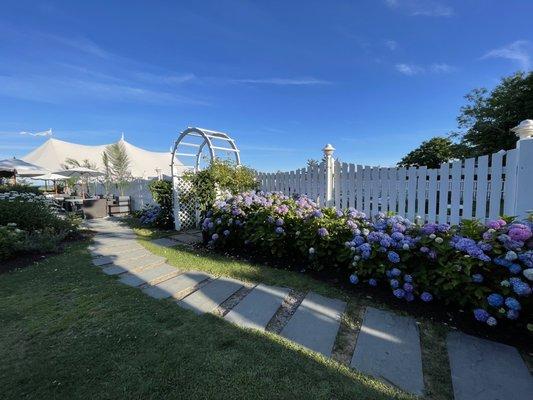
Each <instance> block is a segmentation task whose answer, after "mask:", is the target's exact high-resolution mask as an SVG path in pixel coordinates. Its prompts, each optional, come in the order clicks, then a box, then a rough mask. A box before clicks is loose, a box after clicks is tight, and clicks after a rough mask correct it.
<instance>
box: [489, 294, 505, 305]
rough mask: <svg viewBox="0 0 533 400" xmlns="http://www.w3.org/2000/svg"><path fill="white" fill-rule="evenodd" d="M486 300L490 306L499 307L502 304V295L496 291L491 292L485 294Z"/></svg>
mask: <svg viewBox="0 0 533 400" xmlns="http://www.w3.org/2000/svg"><path fill="white" fill-rule="evenodd" d="M487 302H488V303H489V305H491V306H492V307H500V306H502V305H503V296H502V295H501V294H498V293H491V294H490V295H488V296H487Z"/></svg>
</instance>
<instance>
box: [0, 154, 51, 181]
mask: <svg viewBox="0 0 533 400" xmlns="http://www.w3.org/2000/svg"><path fill="white" fill-rule="evenodd" d="M0 168H1V169H2V171H14V172H15V174H16V175H17V176H38V175H43V174H46V173H48V172H50V171H47V170H46V169H44V168H42V167H41V166H40V165H34V163H31V162H29V161H23V160H19V159H18V158H14V157H13V158H8V159H5V160H1V161H0Z"/></svg>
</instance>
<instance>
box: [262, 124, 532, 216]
mask: <svg viewBox="0 0 533 400" xmlns="http://www.w3.org/2000/svg"><path fill="white" fill-rule="evenodd" d="M515 132H516V134H517V135H518V136H519V138H520V140H519V141H518V142H517V147H516V149H513V150H508V151H503V150H502V151H499V152H497V153H494V154H491V155H485V156H481V157H475V158H468V159H465V160H457V161H453V162H450V163H444V164H442V165H441V166H440V168H438V169H428V168H427V167H409V168H397V167H391V168H387V167H370V166H363V165H356V164H352V163H344V162H340V161H338V160H337V161H335V160H333V157H332V153H333V150H334V149H333V147H331V146H330V145H328V146H327V147H326V148H325V149H324V153H325V157H324V161H323V162H321V163H320V164H319V165H312V166H309V167H307V168H302V169H298V170H296V171H290V172H276V173H258V175H257V179H258V180H259V182H260V187H261V189H262V190H264V191H281V192H283V193H284V194H287V195H296V194H305V195H307V196H309V197H310V198H311V199H313V200H314V201H317V202H318V203H319V204H320V205H322V206H334V207H336V208H339V209H345V208H348V207H354V208H356V209H357V210H360V211H363V212H365V213H366V214H367V215H368V216H373V215H375V214H376V213H378V212H380V211H382V212H389V211H390V212H394V213H396V214H399V215H402V216H405V217H407V218H409V219H411V220H413V221H414V220H415V219H420V222H439V223H445V222H448V223H451V224H456V223H458V222H460V220H461V219H472V218H476V219H479V220H486V219H491V218H496V217H498V216H500V215H517V216H521V217H524V216H526V215H527V212H528V211H531V210H533V121H531V120H527V121H524V122H523V123H521V124H520V125H519V126H518V127H517V128H515Z"/></svg>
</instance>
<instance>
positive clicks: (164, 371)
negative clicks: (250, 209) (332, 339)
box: [0, 243, 413, 399]
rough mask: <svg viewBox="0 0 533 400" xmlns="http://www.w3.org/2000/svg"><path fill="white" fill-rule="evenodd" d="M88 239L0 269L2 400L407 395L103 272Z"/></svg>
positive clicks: (384, 397) (373, 397) (270, 337)
mask: <svg viewBox="0 0 533 400" xmlns="http://www.w3.org/2000/svg"><path fill="white" fill-rule="evenodd" d="M86 246H87V243H77V244H72V245H69V246H68V247H67V248H66V249H65V252H64V253H63V254H61V255H57V256H53V257H50V258H49V259H46V260H44V261H42V262H39V263H35V264H34V265H31V266H29V267H27V268H24V269H20V270H15V271H12V272H9V273H5V274H1V275H0V293H2V296H1V297H0V359H2V363H1V364H0V387H2V398H5V399H19V398H27V399H42V398H56V399H86V398H91V399H103V398H142V399H172V398H188V399H206V398H207V399H208V398H232V399H249V398H254V399H284V398H291V399H331V398H335V399H354V398H356V399H413V397H412V396H409V395H406V394H404V393H401V392H399V391H397V390H395V389H393V388H391V387H389V386H387V385H384V384H382V383H381V382H379V381H378V380H376V379H372V378H369V377H366V376H364V375H362V374H359V373H357V372H355V371H353V370H350V369H349V368H347V367H345V366H342V365H340V364H338V363H336V362H334V361H332V360H330V359H327V358H324V357H321V356H319V355H317V354H315V353H312V352H310V351H306V350H303V349H302V348H301V347H298V346H295V345H294V344H292V343H290V342H288V341H287V340H284V339H282V338H280V337H279V336H277V335H273V334H269V333H261V332H252V331H247V330H243V329H240V328H237V327H235V326H233V325H231V324H228V323H226V322H225V321H223V320H222V319H220V318H218V317H216V316H213V315H204V316H201V317H198V316H197V315H196V314H194V313H192V312H190V311H187V310H183V309H181V308H180V307H178V306H176V304H174V303H173V302H172V301H170V300H155V299H153V298H150V297H148V296H146V295H145V294H144V293H142V292H141V291H140V290H138V289H135V288H131V287H129V286H125V285H122V284H120V283H119V282H117V280H116V278H115V277H110V276H106V275H104V274H102V272H101V271H100V269H99V268H98V267H93V266H92V265H91V263H90V256H89V254H88V252H87V249H86Z"/></svg>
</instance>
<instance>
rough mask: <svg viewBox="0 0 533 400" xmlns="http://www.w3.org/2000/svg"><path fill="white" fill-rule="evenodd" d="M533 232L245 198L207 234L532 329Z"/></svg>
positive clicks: (206, 226) (225, 210)
mask: <svg viewBox="0 0 533 400" xmlns="http://www.w3.org/2000/svg"><path fill="white" fill-rule="evenodd" d="M532 225H533V224H532V223H531V222H529V221H513V220H512V219H511V218H500V219H498V220H495V221H489V222H488V223H487V224H486V225H485V224H481V223H480V222H477V221H468V220H465V221H463V222H462V223H461V224H460V225H458V226H450V225H448V224H434V223H428V224H425V225H422V226H420V225H417V224H414V223H412V222H410V221H409V220H407V219H405V218H403V217H401V216H396V215H385V214H383V213H379V214H377V215H375V216H374V218H373V219H369V218H367V216H366V215H364V214H363V213H361V212H359V211H357V210H355V209H347V210H343V211H340V210H335V209H333V208H320V207H318V206H317V205H316V204H315V203H314V202H312V201H311V200H310V199H309V198H307V197H305V196H300V197H296V198H290V197H287V196H285V195H283V194H281V193H275V192H274V193H263V192H244V193H240V194H237V195H235V196H228V197H227V198H226V199H224V200H218V201H216V202H215V203H214V205H213V207H212V208H211V210H210V211H208V213H207V216H206V218H205V219H204V221H203V223H202V229H203V231H204V237H205V239H206V242H207V243H208V245H209V246H212V247H215V248H219V249H224V250H225V249H237V250H238V251H245V252H247V253H254V254H258V255H261V256H263V257H266V258H270V259H274V260H276V261H277V263H278V264H282V263H284V265H286V266H287V267H289V266H293V267H294V266H295V267H298V268H300V269H309V270H313V271H322V272H326V273H329V272H331V273H335V274H340V275H341V276H344V277H345V278H346V279H348V280H349V282H350V283H351V284H353V285H368V286H370V287H376V286H380V287H385V288H387V290H390V292H391V295H392V296H394V297H395V298H397V299H401V301H406V302H408V303H410V302H414V301H421V302H425V303H428V302H432V301H435V300H436V301H439V302H440V303H443V304H447V305H451V306H454V307H460V308H464V309H470V310H471V312H472V316H473V318H475V319H476V320H477V321H479V322H481V323H484V324H487V325H489V326H495V325H497V324H498V323H499V322H501V321H507V322H508V323H513V324H519V325H520V326H528V327H529V328H530V329H531V322H532V321H528V318H529V319H531V309H532V298H533V296H532V293H531V292H532V281H533V239H532V236H533V234H532ZM528 324H529V325H528Z"/></svg>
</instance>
